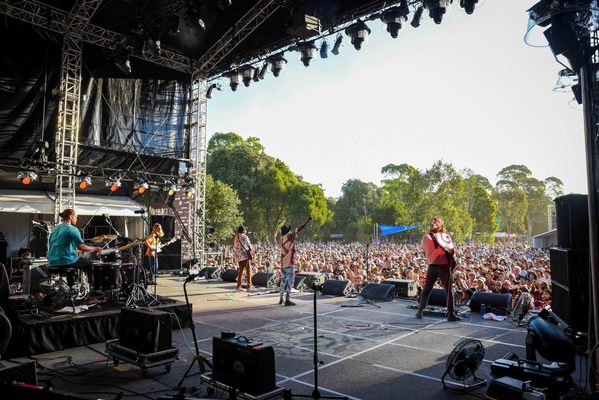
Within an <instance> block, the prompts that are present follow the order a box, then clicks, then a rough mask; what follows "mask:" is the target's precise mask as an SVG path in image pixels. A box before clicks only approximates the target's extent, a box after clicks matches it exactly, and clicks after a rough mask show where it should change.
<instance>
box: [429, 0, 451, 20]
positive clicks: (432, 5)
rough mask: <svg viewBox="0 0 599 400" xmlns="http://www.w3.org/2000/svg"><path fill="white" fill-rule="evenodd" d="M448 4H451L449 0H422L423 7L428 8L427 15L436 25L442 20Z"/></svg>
mask: <svg viewBox="0 0 599 400" xmlns="http://www.w3.org/2000/svg"><path fill="white" fill-rule="evenodd" d="M449 4H451V0H424V7H425V8H426V9H427V10H428V13H429V14H428V15H429V16H430V17H431V18H432V19H433V21H435V24H437V25H438V24H440V23H441V22H442V21H443V15H444V14H445V13H446V12H447V7H448V6H449Z"/></svg>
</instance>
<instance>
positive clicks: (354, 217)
mask: <svg viewBox="0 0 599 400" xmlns="http://www.w3.org/2000/svg"><path fill="white" fill-rule="evenodd" d="M375 189H376V185H374V184H373V183H370V182H363V181H361V180H359V179H350V180H348V181H346V182H345V183H344V184H343V186H342V187H341V197H339V199H338V200H337V203H336V204H335V208H334V210H333V211H334V221H335V227H336V229H337V230H338V231H340V232H342V233H343V235H344V239H345V240H346V241H367V240H368V239H369V235H370V231H371V227H372V218H371V215H370V210H369V209H368V208H370V205H371V203H370V202H369V197H370V195H371V192H372V191H374V190H375Z"/></svg>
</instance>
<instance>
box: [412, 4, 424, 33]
mask: <svg viewBox="0 0 599 400" xmlns="http://www.w3.org/2000/svg"><path fill="white" fill-rule="evenodd" d="M422 13H424V8H423V7H422V6H420V7H418V8H417V9H416V11H415V12H414V17H413V18H412V22H410V25H412V26H413V27H414V28H418V27H419V26H420V21H421V20H422Z"/></svg>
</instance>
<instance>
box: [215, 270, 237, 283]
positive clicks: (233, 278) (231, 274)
mask: <svg viewBox="0 0 599 400" xmlns="http://www.w3.org/2000/svg"><path fill="white" fill-rule="evenodd" d="M238 274H239V271H238V270H236V269H228V270H226V271H224V272H223V273H222V274H220V279H222V280H223V281H227V282H237V275H238Z"/></svg>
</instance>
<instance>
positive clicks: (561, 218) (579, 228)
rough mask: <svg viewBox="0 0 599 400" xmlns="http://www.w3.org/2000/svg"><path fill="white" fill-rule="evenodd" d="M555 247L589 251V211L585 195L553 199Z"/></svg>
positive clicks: (570, 195)
mask: <svg viewBox="0 0 599 400" xmlns="http://www.w3.org/2000/svg"><path fill="white" fill-rule="evenodd" d="M555 216H556V220H557V245H558V246H559V247H564V248H568V249H581V250H584V251H587V252H588V251H589V211H588V200H587V195H586V194H567V195H564V196H559V197H556V198H555Z"/></svg>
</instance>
